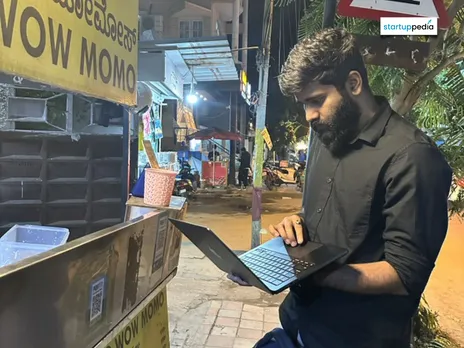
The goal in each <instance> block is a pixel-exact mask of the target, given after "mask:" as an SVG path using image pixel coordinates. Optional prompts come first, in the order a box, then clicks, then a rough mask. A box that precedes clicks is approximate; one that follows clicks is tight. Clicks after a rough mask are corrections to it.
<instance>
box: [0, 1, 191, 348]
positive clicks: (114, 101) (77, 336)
mask: <svg viewBox="0 0 464 348" xmlns="http://www.w3.org/2000/svg"><path fill="white" fill-rule="evenodd" d="M16 5H17V1H10V2H8V1H7V2H6V3H5V4H4V7H5V6H6V7H5V8H4V10H5V11H6V12H7V13H9V15H10V17H11V18H22V19H23V21H21V23H20V21H16V22H15V21H12V22H11V26H10V28H9V30H10V32H11V33H16V34H17V35H16V34H15V35H10V39H11V40H10V43H9V44H8V45H0V55H1V56H2V60H1V61H0V72H1V73H5V74H7V75H8V76H12V77H13V80H14V81H16V82H17V83H18V84H21V83H22V81H23V79H24V81H25V82H26V81H28V80H30V81H32V82H34V83H39V84H40V86H42V85H44V86H45V85H46V86H52V87H53V88H56V89H57V90H59V91H60V93H61V94H60V98H61V97H62V99H65V102H64V103H62V104H63V105H65V109H66V110H61V111H60V112H59V116H61V115H64V117H63V119H64V120H65V122H64V124H63V125H62V127H61V128H59V132H58V131H57V132H55V133H48V138H50V139H52V138H53V137H61V138H64V137H67V138H70V139H72V141H73V142H74V143H78V144H79V140H80V134H76V133H75V132H73V121H76V120H73V119H72V118H71V117H68V116H69V115H72V114H73V112H74V111H75V109H76V106H77V105H76V103H77V100H76V103H75V104H74V105H73V97H74V96H75V95H80V96H86V97H89V98H96V99H99V100H102V101H104V102H105V105H107V106H109V107H111V108H107V109H105V110H109V111H108V114H106V113H105V114H104V115H103V113H102V115H103V116H104V117H108V120H107V121H108V122H109V121H110V117H109V116H111V115H109V114H110V113H112V112H113V111H114V110H116V109H117V110H118V112H119V111H121V114H123V116H122V117H121V118H122V119H123V121H124V122H123V126H122V127H121V128H122V129H123V130H122V136H121V134H120V133H117V135H116V137H118V138H119V142H118V143H117V144H118V145H119V147H123V148H124V154H123V156H122V158H121V157H117V156H113V157H111V158H109V159H108V158H107V157H106V155H105V156H103V155H102V151H99V150H100V149H99V148H98V146H93V147H88V148H86V147H84V146H80V148H79V156H69V153H66V150H69V148H71V145H69V144H68V143H66V142H64V141H63V142H62V146H61V148H60V151H58V152H55V153H53V154H52V155H50V156H49V157H47V156H46V155H47V154H48V152H47V151H48V150H50V149H49V147H50V146H49V145H50V141H48V140H47V141H44V145H43V146H42V148H39V149H40V153H39V154H38V155H37V154H35V155H34V156H25V155H23V157H27V158H28V159H31V158H32V160H35V161H36V162H37V163H36V164H35V166H34V167H33V169H35V168H36V167H37V168H38V169H40V170H37V172H40V180H38V179H36V178H35V177H32V178H30V179H31V180H25V179H24V180H22V181H21V190H23V191H20V192H26V193H28V194H29V191H27V190H24V187H23V181H25V182H26V183H27V184H29V183H38V185H40V189H39V190H37V189H36V190H35V191H34V193H37V192H38V195H39V196H40V197H39V198H40V200H36V201H37V202H39V203H37V202H36V203H34V201H33V200H32V199H31V198H30V197H29V196H26V197H25V198H24V199H23V198H22V196H21V199H23V200H21V199H20V200H17V202H19V203H17V205H18V204H20V203H21V202H24V203H31V201H32V203H34V204H36V205H37V207H35V209H36V211H37V212H38V214H37V215H38V218H37V219H34V220H33V222H34V223H37V222H38V223H41V222H42V221H43V220H44V219H45V218H46V217H47V216H46V214H45V213H44V212H43V210H40V209H43V207H51V208H50V209H49V210H48V211H47V212H50V211H52V210H56V207H58V206H59V204H61V203H63V201H64V202H65V203H66V202H68V201H69V200H65V199H55V200H54V201H52V202H49V201H47V200H46V198H49V196H48V195H47V192H48V191H46V189H47V188H48V186H52V185H49V183H51V184H56V183H61V182H69V177H68V178H64V179H61V178H57V177H55V178H53V177H52V178H49V177H48V176H47V171H50V168H52V169H54V167H53V165H55V166H56V163H60V161H61V162H63V161H65V160H72V161H73V163H77V165H76V168H80V170H81V171H82V168H84V167H86V168H88V169H84V174H83V175H82V178H79V183H81V182H82V183H91V184H92V185H90V184H89V187H90V186H92V187H90V188H89V189H87V190H86V191H84V190H80V191H79V190H75V191H76V192H77V191H79V192H84V195H85V197H84V198H85V200H84V198H80V199H75V200H73V201H72V202H71V204H72V205H74V206H73V207H72V208H73V209H74V210H75V211H79V212H80V211H82V212H83V213H82V218H81V219H80V220H78V221H76V222H77V223H81V221H84V222H86V221H87V220H90V223H89V226H90V227H89V228H92V231H95V229H93V228H94V227H95V226H102V225H105V224H106V226H108V225H110V227H108V228H104V229H101V230H98V231H96V232H93V233H90V234H86V235H84V236H79V237H80V238H75V239H74V240H71V241H70V242H68V243H65V244H63V245H61V246H58V247H55V248H52V249H50V250H48V251H44V252H40V253H38V254H36V255H34V256H29V257H26V258H24V259H22V260H15V262H13V263H9V264H8V265H6V266H3V267H0V289H1V290H0V347H10V348H95V347H102V348H109V347H111V348H117V347H138V348H148V347H168V346H169V328H168V311H167V297H166V285H167V284H168V282H169V281H170V280H171V279H172V278H173V277H174V275H175V274H176V271H177V264H178V260H179V253H180V245H181V243H180V240H181V238H180V232H179V231H177V230H175V229H173V227H172V226H171V225H170V224H169V221H168V218H169V217H170V216H175V217H177V218H182V216H183V214H184V213H185V209H186V205H185V200H184V201H182V200H181V201H179V200H174V202H173V206H172V207H156V206H150V207H149V210H150V211H149V212H146V213H145V212H141V211H137V210H136V209H135V208H134V209H133V208H131V209H129V210H131V211H130V212H128V217H127V221H124V222H122V223H116V222H114V220H113V219H108V218H107V219H105V218H102V219H100V220H98V221H95V220H93V219H92V216H93V215H97V214H96V212H97V211H98V209H97V208H95V210H94V211H92V210H89V207H92V206H93V205H94V204H95V203H98V204H106V203H107V202H110V203H111V202H116V203H119V199H118V198H116V197H111V198H106V197H105V198H102V199H99V195H98V194H99V185H100V186H102V185H103V184H105V183H108V182H111V183H118V184H119V187H121V188H122V190H116V194H115V196H118V195H119V193H120V192H119V191H122V193H121V196H122V197H124V201H125V200H126V198H127V196H128V195H127V191H128V186H129V169H128V170H127V171H125V170H123V171H122V173H121V169H122V168H121V167H124V168H125V167H126V166H124V164H127V162H128V161H129V157H130V156H129V155H130V141H131V133H133V132H132V131H131V125H130V123H131V122H130V121H131V118H132V112H133V108H134V107H135V106H136V104H137V100H136V99H137V72H138V53H139V52H138V37H137V34H138V27H139V23H138V14H139V7H138V1H132V2H127V1H124V0H113V1H111V2H108V3H106V2H105V5H104V6H103V7H94V8H86V9H85V11H84V9H83V8H82V6H78V5H77V4H76V6H65V4H64V2H63V1H61V3H60V2H59V1H55V2H54V4H49V3H48V2H47V3H45V2H44V1H39V0H23V1H22V3H21V6H16ZM31 11H32V12H31ZM83 12H85V16H83ZM89 18H95V21H89V20H88V19H89ZM98 18H100V19H101V20H98ZM31 22H32V24H31ZM48 27H50V30H48V29H47V30H45V29H44V28H48ZM37 28H40V29H44V30H37ZM113 29H114V30H113ZM20 34H21V35H20ZM71 34H73V35H71ZM49 35H51V36H52V37H48V36H49ZM53 36H54V37H53ZM31 37H33V38H34V40H32V41H33V42H32V41H28V40H29V39H28V38H31ZM53 42H55V43H56V42H58V43H57V45H56V47H51V46H53ZM60 42H61V43H60ZM57 47H58V48H57ZM60 47H61V48H60ZM55 48H56V49H55ZM50 52H52V54H50ZM69 52H73V54H69ZM112 67H113V68H114V69H113V68H112ZM16 99H18V98H16ZM27 101H29V104H27V105H28V107H29V108H26V107H23V108H18V110H16V111H15V112H16V113H10V111H11V110H8V117H16V118H15V119H12V120H10V119H8V121H9V122H10V121H11V123H13V124H14V123H15V122H17V121H19V118H23V119H27V120H28V121H29V122H38V120H39V121H41V120H42V119H43V117H42V116H43V115H46V111H47V110H48V109H50V106H51V102H50V98H49V99H44V100H42V101H40V103H38V102H36V101H31V100H26V98H23V103H26V102H27ZM32 102H34V103H32ZM37 105H38V106H39V107H40V108H42V109H43V110H44V111H43V112H38V113H33V112H31V110H38V108H37ZM60 105H61V104H60ZM33 106H35V107H36V108H34V109H33V108H32V107H33ZM10 109H11V108H10ZM89 109H90V110H91V111H90V114H91V115H94V111H96V110H94V104H89ZM36 116H37V117H36ZM113 116H114V115H113ZM132 126H133V125H132ZM103 127H105V126H103ZM106 127H108V124H107V125H106ZM116 128H117V127H116ZM111 129H112V130H114V129H115V128H111ZM12 130H13V131H14V130H15V128H14V127H13V128H12ZM136 130H137V128H135V133H136ZM117 131H119V129H117ZM43 134H47V133H44V132H42V133H41V132H40V131H37V132H35V133H32V132H31V134H30V135H29V138H33V139H37V138H40V137H41V136H43ZM121 139H122V141H121ZM28 144H29V145H30V144H33V143H32V142H31V141H29V143H28ZM63 144H64V145H66V144H68V145H66V146H64V145H63ZM121 145H123V146H121ZM29 147H30V148H32V149H33V150H34V149H36V147H34V146H29ZM114 147H116V146H114ZM73 148H74V147H73ZM105 150H106V149H105ZM105 154H106V153H105ZM17 155H18V153H16V154H13V155H12V156H13V159H16V157H14V156H17ZM19 155H21V154H19ZM92 156H96V157H92ZM70 157H71V158H70ZM39 160H40V162H39ZM86 160H89V162H91V163H92V164H100V163H102V162H104V163H107V162H108V163H110V164H109V165H107V167H111V168H112V169H114V168H117V171H118V176H119V177H118V178H116V179H115V178H111V180H110V179H108V178H107V176H108V175H107V174H108V173H107V172H108V170H107V168H106V167H105V168H103V169H102V168H100V167H99V170H96V169H95V168H93V167H91V166H86V165H85V163H86V162H85V161H86ZM121 162H122V164H123V165H122V166H121ZM43 163H45V165H43ZM42 165H43V166H42ZM61 168H63V166H61V167H60V169H61ZM26 171H29V173H27V175H24V177H27V178H28V179H29V177H30V176H31V173H30V172H31V167H28V168H26V169H24V173H25V172H26ZM60 173H61V172H60ZM60 173H58V174H60ZM66 173H67V172H66ZM33 174H34V173H33ZM51 174H54V175H56V171H55V172H52V173H51ZM71 176H72V175H71ZM45 179H49V181H47V180H45ZM53 180H54V181H53ZM15 183H16V181H15ZM37 187H39V186H37ZM14 189H15V190H17V189H18V188H17V187H16V186H15V187H14ZM5 191H6V190H5ZM55 191H56V190H55ZM113 191H114V190H113ZM15 192H16V191H15ZM73 194H74V195H76V194H75V192H73ZM52 198H53V197H52ZM87 200H88V201H87ZM15 202H16V201H15ZM83 202H84V203H83ZM68 203H69V202H68ZM76 207H79V209H78V208H76ZM72 208H70V209H69V210H70V211H71V210H72ZM98 208H99V209H100V210H102V208H100V207H98ZM113 210H114V209H113ZM92 213H95V214H92ZM118 215H119V214H118ZM63 218H66V217H63ZM118 220H119V221H120V219H118ZM59 222H60V221H58V222H57V223H56V224H55V225H56V226H59V225H60V223H59ZM85 231H86V232H87V230H85ZM39 244H40V243H39Z"/></svg>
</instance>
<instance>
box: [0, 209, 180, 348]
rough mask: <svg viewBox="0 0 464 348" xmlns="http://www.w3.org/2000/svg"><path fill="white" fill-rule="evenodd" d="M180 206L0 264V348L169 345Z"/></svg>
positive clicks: (177, 251)
mask: <svg viewBox="0 0 464 348" xmlns="http://www.w3.org/2000/svg"><path fill="white" fill-rule="evenodd" d="M178 203H179V202H177V205H176V207H175V208H173V209H172V210H171V211H172V212H167V211H162V210H161V209H156V208H154V207H151V210H152V211H151V212H149V213H147V214H144V215H141V216H140V215H139V216H137V217H136V218H134V219H132V220H129V221H127V222H124V223H121V224H119V225H116V226H113V227H110V228H107V229H104V230H102V231H99V232H96V233H93V234H90V235H88V236H85V237H83V238H80V239H77V240H74V241H71V242H69V243H66V244H64V245H62V246H60V247H58V248H55V249H53V250H51V251H49V252H46V253H42V254H39V255H36V256H33V257H30V258H28V259H25V260H23V261H20V262H18V263H15V264H13V265H10V266H7V267H3V268H0V287H1V291H0V293H1V296H0V347H11V348H87V347H88V348H91V347H103V348H109V347H111V348H117V347H140V348H143V347H169V328H168V314H167V298H166V285H167V283H168V282H169V281H170V280H171V279H172V278H173V277H174V275H175V274H176V270H177V262H178V255H179V252H180V243H179V235H178V234H177V233H178V232H176V231H173V230H172V229H171V228H170V227H169V225H168V217H169V216H170V214H171V215H172V214H177V213H173V212H178V213H179V212H181V211H182V208H180V209H179V204H178ZM181 206H182V203H181ZM135 215H137V214H135ZM135 215H134V216H135Z"/></svg>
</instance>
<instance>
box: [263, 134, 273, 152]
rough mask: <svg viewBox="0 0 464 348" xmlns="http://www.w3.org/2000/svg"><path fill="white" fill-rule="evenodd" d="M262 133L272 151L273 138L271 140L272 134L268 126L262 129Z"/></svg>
mask: <svg viewBox="0 0 464 348" xmlns="http://www.w3.org/2000/svg"><path fill="white" fill-rule="evenodd" d="M261 135H262V136H263V139H264V141H265V143H266V145H267V147H268V149H269V151H271V150H272V140H271V135H270V134H269V132H268V131H267V128H264V129H263V130H262V131H261Z"/></svg>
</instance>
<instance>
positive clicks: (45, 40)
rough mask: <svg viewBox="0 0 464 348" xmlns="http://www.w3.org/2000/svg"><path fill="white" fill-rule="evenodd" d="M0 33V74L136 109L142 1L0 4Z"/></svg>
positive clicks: (8, 0)
mask: <svg viewBox="0 0 464 348" xmlns="http://www.w3.org/2000/svg"><path fill="white" fill-rule="evenodd" d="M0 28H1V36H0V55H1V60H0V71H3V72H6V73H9V74H14V75H19V76H22V77H25V78H28V79H31V80H35V81H39V82H43V83H47V84H50V85H54V86H57V87H60V88H63V89H65V90H69V91H72V92H76V93H82V94H85V95H89V96H94V97H97V98H101V99H106V100H109V101H113V102H117V103H120V104H125V105H135V104H136V95H137V57H138V46H137V41H138V40H137V28H138V1H127V0H112V1H108V0H0Z"/></svg>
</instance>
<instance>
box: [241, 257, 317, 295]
mask: <svg viewBox="0 0 464 348" xmlns="http://www.w3.org/2000/svg"><path fill="white" fill-rule="evenodd" d="M240 260H242V261H243V263H245V265H247V266H248V268H250V269H251V270H252V271H253V273H255V274H256V276H257V277H258V278H260V279H261V280H264V281H266V282H268V283H271V284H272V285H275V286H278V285H280V284H282V283H285V282H287V281H288V280H289V279H291V278H293V277H295V276H297V275H298V274H300V273H301V272H303V271H305V270H307V269H308V268H311V267H313V266H314V263H310V262H307V261H303V260H299V259H292V260H289V258H288V256H287V255H284V254H281V253H278V252H275V251H272V250H267V249H265V248H258V249H255V250H253V251H252V252H250V253H248V254H246V255H243V256H241V257H240Z"/></svg>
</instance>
